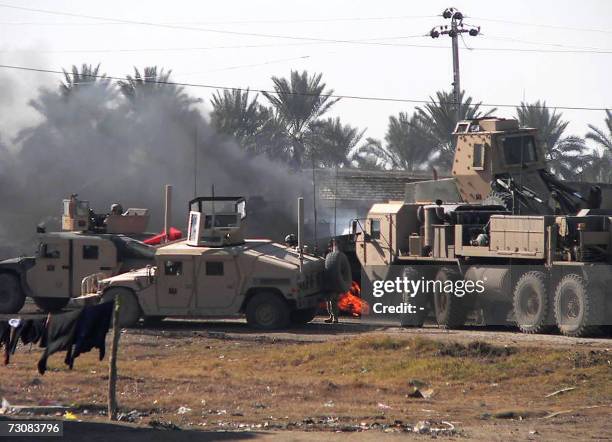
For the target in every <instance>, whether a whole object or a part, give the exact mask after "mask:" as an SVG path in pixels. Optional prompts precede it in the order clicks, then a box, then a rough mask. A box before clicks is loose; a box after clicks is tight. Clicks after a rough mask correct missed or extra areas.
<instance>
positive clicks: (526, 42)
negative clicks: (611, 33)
mask: <svg viewBox="0 0 612 442" xmlns="http://www.w3.org/2000/svg"><path fill="white" fill-rule="evenodd" d="M481 35H482V36H483V37H485V39H487V40H496V41H509V42H514V43H522V44H529V45H542V46H552V47H557V48H567V49H582V50H593V51H610V50H612V49H607V48H598V47H593V46H573V45H566V44H562V43H545V42H541V41H530V40H521V39H517V38H512V37H500V36H492V35H490V34H481Z"/></svg>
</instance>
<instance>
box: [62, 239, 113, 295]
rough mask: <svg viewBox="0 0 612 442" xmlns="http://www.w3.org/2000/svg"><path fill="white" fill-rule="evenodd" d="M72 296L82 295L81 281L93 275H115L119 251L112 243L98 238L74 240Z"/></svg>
mask: <svg viewBox="0 0 612 442" xmlns="http://www.w3.org/2000/svg"><path fill="white" fill-rule="evenodd" d="M72 260H73V267H74V268H73V271H72V278H73V281H72V296H79V295H80V294H81V281H82V280H83V278H84V277H86V276H88V275H91V274H93V273H104V274H106V275H108V276H111V275H113V274H114V273H115V272H114V271H115V268H116V267H117V249H116V248H115V246H114V245H113V243H112V242H110V241H106V240H100V239H98V238H87V237H83V238H79V239H74V240H72Z"/></svg>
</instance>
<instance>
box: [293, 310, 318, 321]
mask: <svg viewBox="0 0 612 442" xmlns="http://www.w3.org/2000/svg"><path fill="white" fill-rule="evenodd" d="M315 316H317V307H313V308H304V309H300V310H293V311H292V312H291V314H290V319H291V323H292V324H295V325H305V324H308V323H309V322H310V321H312V320H313V319H314V318H315Z"/></svg>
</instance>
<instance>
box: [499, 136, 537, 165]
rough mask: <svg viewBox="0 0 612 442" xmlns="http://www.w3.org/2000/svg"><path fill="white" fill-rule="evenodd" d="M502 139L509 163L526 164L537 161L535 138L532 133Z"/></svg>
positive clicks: (505, 155)
mask: <svg viewBox="0 0 612 442" xmlns="http://www.w3.org/2000/svg"><path fill="white" fill-rule="evenodd" d="M500 141H501V145H502V149H503V151H504V159H505V160H506V164H507V165H515V164H526V163H533V162H534V161H537V159H538V158H537V154H536V148H535V140H534V139H533V136H532V135H526V136H518V137H516V136H515V137H502V138H501V140H500Z"/></svg>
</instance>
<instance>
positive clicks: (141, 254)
mask: <svg viewBox="0 0 612 442" xmlns="http://www.w3.org/2000/svg"><path fill="white" fill-rule="evenodd" d="M63 208H64V211H63V215H62V229H63V230H64V231H62V232H49V233H46V232H44V231H41V232H39V245H38V249H37V251H36V253H35V255H34V256H30V257H20V258H13V259H8V260H4V261H0V313H17V312H19V310H21V308H22V307H23V305H24V303H25V300H26V297H31V298H32V299H33V300H34V302H35V303H36V305H37V306H38V307H39V308H40V309H41V310H43V311H45V312H50V311H57V310H60V309H62V308H63V307H65V306H66V305H67V304H68V301H69V300H70V298H71V297H76V296H79V295H80V294H81V281H82V279H83V278H84V277H85V276H87V275H90V274H92V273H98V274H102V275H106V276H111V275H115V274H117V273H122V272H126V271H128V270H130V269H132V268H140V267H142V266H144V265H146V264H149V263H152V262H153V256H154V254H155V250H154V248H153V247H151V246H148V245H146V244H143V243H142V242H140V241H137V240H135V239H133V238H132V236H139V235H143V234H144V231H145V229H146V225H147V222H148V218H149V215H148V211H147V210H146V209H128V210H127V211H125V212H124V211H123V209H122V208H121V207H120V206H119V205H114V206H113V207H112V209H111V212H110V213H109V214H106V215H98V214H96V213H94V212H93V211H92V210H91V209H90V207H89V202H88V201H84V200H79V199H78V198H77V196H76V195H72V196H71V197H70V198H69V199H66V200H64V201H63ZM41 230H42V229H41Z"/></svg>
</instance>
